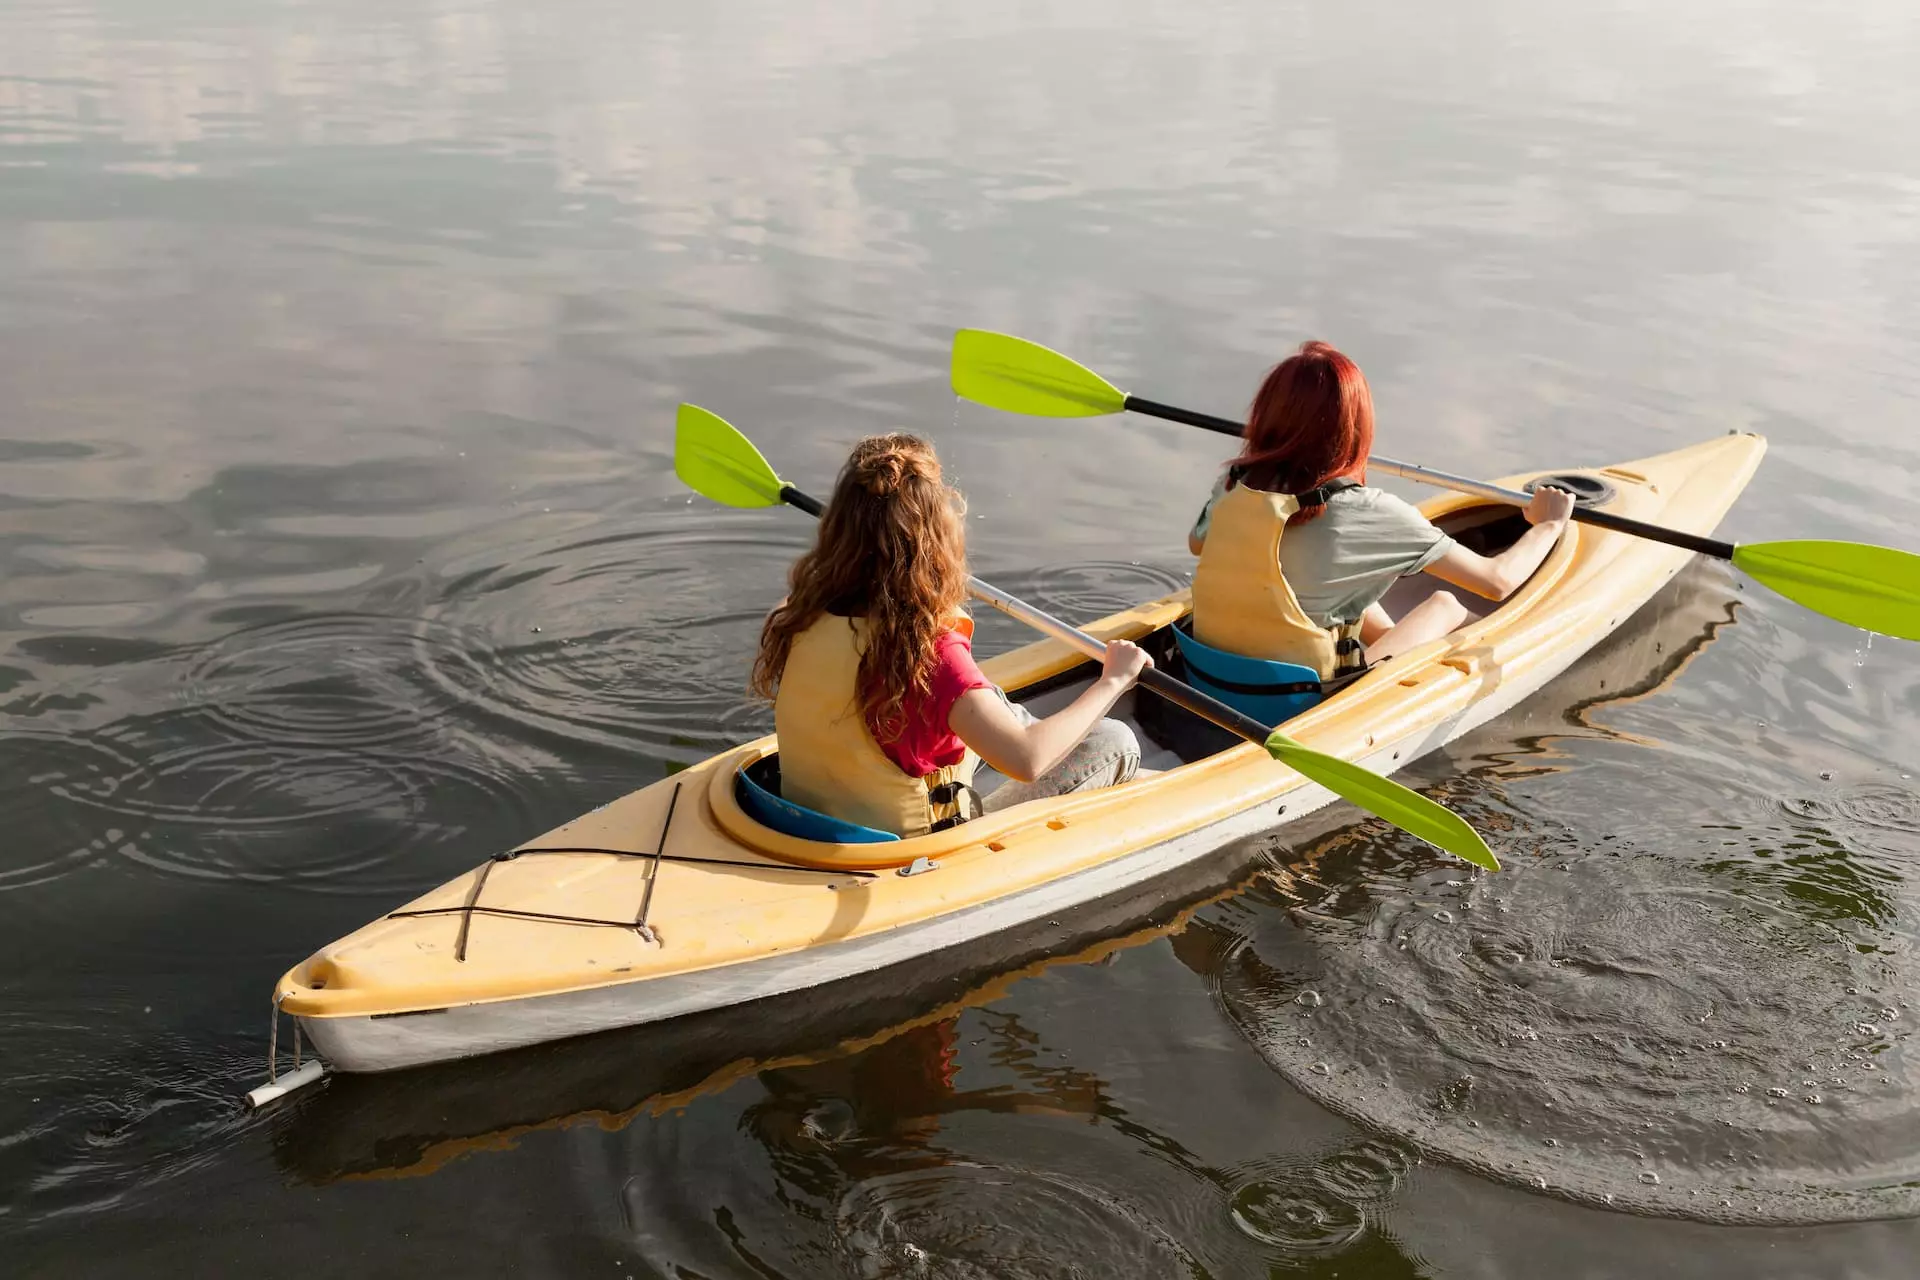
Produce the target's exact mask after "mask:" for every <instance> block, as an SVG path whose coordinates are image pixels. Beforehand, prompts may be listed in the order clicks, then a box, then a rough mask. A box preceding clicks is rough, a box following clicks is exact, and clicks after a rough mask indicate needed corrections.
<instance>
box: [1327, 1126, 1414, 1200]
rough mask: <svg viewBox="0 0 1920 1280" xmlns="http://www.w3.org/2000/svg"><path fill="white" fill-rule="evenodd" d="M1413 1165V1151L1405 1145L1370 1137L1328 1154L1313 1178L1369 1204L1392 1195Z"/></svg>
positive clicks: (1330, 1190) (1332, 1192) (1344, 1196)
mask: <svg viewBox="0 0 1920 1280" xmlns="http://www.w3.org/2000/svg"><path fill="white" fill-rule="evenodd" d="M1413 1165H1414V1156H1413V1153H1412V1152H1411V1151H1409V1150H1407V1149H1406V1148H1405V1147H1402V1146H1400V1145H1398V1144H1397V1143H1392V1142H1383V1141H1379V1140H1369V1141H1365V1142H1356V1143H1355V1144H1354V1145H1352V1146H1350V1147H1347V1148H1344V1149H1342V1150H1340V1151H1335V1152H1334V1153H1332V1154H1331V1155H1329V1156H1326V1157H1324V1158H1323V1159H1322V1160H1321V1161H1320V1162H1319V1163H1318V1164H1316V1165H1315V1166H1314V1168H1313V1180H1314V1182H1315V1183H1317V1184H1318V1185H1319V1186H1320V1188H1321V1189H1322V1190H1324V1191H1326V1192H1327V1193H1328V1194H1330V1195H1334V1196H1338V1197H1339V1198H1340V1199H1342V1200H1345V1201H1348V1202H1350V1203H1353V1204H1368V1203H1373V1202H1375V1201H1380V1200H1386V1199H1389V1198H1390V1197H1391V1196H1392V1195H1393V1194H1394V1192H1396V1191H1398V1190H1399V1189H1400V1183H1401V1181H1402V1180H1403V1179H1405V1178H1406V1176H1407V1174H1408V1173H1409V1172H1410V1171H1411V1170H1412V1169H1413Z"/></svg>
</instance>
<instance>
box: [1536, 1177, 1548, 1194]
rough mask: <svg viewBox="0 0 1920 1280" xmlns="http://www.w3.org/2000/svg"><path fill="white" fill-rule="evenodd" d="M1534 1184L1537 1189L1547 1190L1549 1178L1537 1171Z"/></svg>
mask: <svg viewBox="0 0 1920 1280" xmlns="http://www.w3.org/2000/svg"><path fill="white" fill-rule="evenodd" d="M1533 1185H1534V1187H1535V1189H1537V1190H1540V1191H1545V1190H1546V1189H1547V1180H1546V1179H1545V1178H1543V1177H1541V1176H1540V1175H1539V1174H1537V1173H1536V1174H1534V1175H1533Z"/></svg>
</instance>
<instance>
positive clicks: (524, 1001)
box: [300, 557, 1684, 1072]
mask: <svg viewBox="0 0 1920 1280" xmlns="http://www.w3.org/2000/svg"><path fill="white" fill-rule="evenodd" d="M1682 559H1684V557H1683V558H1682ZM1678 567H1679V566H1678V564H1677V563H1676V565H1675V566H1674V568H1675V570H1677V569H1678ZM1665 576H1666V577H1670V576H1671V574H1670V573H1669V574H1667V575H1665ZM1664 580H1665V578H1664V577H1663V579H1662V581H1664ZM1622 620H1624V619H1622ZM1601 638H1602V637H1601V636H1600V635H1598V634H1596V635H1595V636H1594V642H1595V643H1597V642H1598V641H1599V640H1600V639H1601ZM1590 647H1591V645H1588V646H1581V647H1576V648H1570V649H1568V650H1565V651H1563V652H1561V653H1558V654H1555V655H1553V657H1552V658H1551V659H1549V660H1546V661H1543V662H1541V663H1539V664H1538V665H1534V666H1532V667H1531V668H1530V669H1529V670H1528V672H1527V678H1526V679H1524V680H1523V681H1518V682H1514V683H1510V684H1506V685H1504V686H1502V687H1499V688H1496V689H1494V690H1492V691H1490V692H1489V693H1487V694H1486V695H1485V696H1484V697H1482V698H1481V699H1480V700H1479V701H1477V702H1475V703H1473V704H1472V705H1471V706H1469V707H1468V708H1467V709H1466V710H1465V711H1463V712H1462V713H1461V714H1459V715H1457V716H1455V717H1453V718H1451V719H1448V720H1442V721H1440V722H1438V723H1436V724H1434V725H1433V726H1432V727H1431V728H1430V729H1429V730H1428V731H1427V732H1425V733H1424V734H1421V735H1419V736H1417V737H1413V738H1410V739H1399V740H1394V741H1390V742H1385V743H1379V744H1376V746H1375V749H1374V750H1373V752H1372V753H1371V754H1370V755H1368V756H1366V757H1364V758H1363V759H1362V760H1361V761H1360V763H1361V764H1363V765H1365V766H1366V767H1367V768H1369V769H1373V770H1375V771H1377V772H1381V773H1391V772H1393V771H1394V770H1396V769H1398V768H1401V767H1404V766H1405V765H1406V764H1408V763H1411V762H1412V761H1414V760H1417V759H1419V758H1420V757H1421V756H1423V755H1426V754H1427V753H1428V752H1431V751H1434V750H1437V749H1439V748H1440V747H1443V746H1445V745H1446V744H1447V743H1449V742H1452V741H1453V740H1454V739H1455V738H1458V737H1459V736H1460V735H1462V734H1464V733H1467V732H1468V731H1470V730H1472V729H1475V728H1478V727H1479V726H1480V725H1482V724H1484V723H1486V722H1487V721H1488V720H1491V719H1493V718H1494V717H1496V716H1499V715H1502V714H1504V713H1505V712H1506V711H1508V710H1509V709H1511V708H1512V707H1514V706H1515V705H1517V704H1518V703H1519V702H1521V701H1522V700H1523V699H1525V698H1527V697H1528V696H1530V695H1531V694H1533V693H1534V692H1536V691H1537V690H1538V689H1539V688H1540V687H1541V686H1543V685H1545V684H1546V683H1547V682H1548V681H1549V680H1552V679H1553V678H1554V677H1555V676H1558V675H1559V674H1560V673H1561V672H1562V671H1564V670H1566V668H1568V667H1569V666H1571V665H1572V664H1573V663H1574V662H1575V661H1576V660H1578V659H1579V658H1580V657H1581V656H1583V655H1584V654H1585V652H1586V651H1587V649H1588V648H1590ZM1275 767H1276V768H1277V767H1280V766H1277V765H1276V766H1275ZM1335 798H1336V797H1335V796H1334V795H1333V794H1332V793H1331V792H1329V791H1327V790H1325V789H1324V788H1321V787H1318V786H1311V785H1309V786H1305V787H1300V788H1295V789H1293V790H1291V791H1289V792H1288V793H1287V794H1286V796H1285V798H1284V801H1283V803H1282V804H1280V805H1275V806H1268V805H1265V804H1262V805H1260V806H1258V807H1256V808H1252V809H1248V810H1246V811H1245V812H1242V813H1239V814H1236V815H1234V816H1233V817H1231V818H1227V819H1224V820H1222V821H1220V822H1216V823H1213V824H1212V825H1210V826H1206V827H1202V828H1200V829H1198V830H1195V831H1191V832H1188V833H1186V834H1185V835H1182V836H1179V837H1177V838H1175V839H1172V840H1168V841H1164V842H1162V843H1160V844H1157V845H1152V846H1149V847H1147V848H1144V849H1140V850H1137V851H1135V852H1133V853H1130V854H1127V855H1125V856H1124V857H1120V858H1116V859H1114V860H1113V861H1112V862H1109V863H1106V864H1104V865H1102V866H1098V867H1092V868H1089V869H1088V870H1086V871H1083V872H1080V873H1078V874H1076V875H1072V876H1066V877H1062V878H1061V879H1059V880H1055V881H1052V882H1050V883H1047V884H1044V885H1039V886H1036V887H1034V888H1032V889H1029V890H1026V891H1024V892H1021V893H1016V894H1011V895H1008V896H1007V897H1004V898H999V899H995V900H993V901H990V902H985V903H981V904H978V905H976V906H972V907H967V908H964V909H962V910H958V911H954V912H951V913H949V914H947V915H943V916H938V917H935V918H933V919H930V920H927V921H925V922H924V923H919V924H913V925H909V926H905V927H902V928H898V929H893V930H890V931H888V932H886V933H882V934H877V935H874V936H871V937H866V938H859V939H852V940H848V941H845V942H838V943H831V944H828V945H824V946H818V947H809V948H807V949H806V950H804V951H799V952H796V953H793V954H789V955H779V956H769V957H767V958H765V959H760V960H753V961H749V962H746V963H741V964H732V965H724V966H720V967H718V968H713V969H706V970H700V971H697V972H693V973H687V974H681V975H676V976H673V977H666V978H653V979H648V980H645V981H639V982H629V983H620V984H612V985H607V986H600V987H592V988H587V989H584V990H575V991H563V992H557V993H554V994H551V995H537V996H527V997H524V998H520V999H512V1000H495V1001H488V1002H485V1003H476V1004H468V1005H459V1006H454V1007H451V1008H447V1009H437V1010H431V1011H424V1012H420V1013H402V1014H383V1015H372V1016H366V1015H359V1016H340V1017H325V1018H315V1017H303V1018H301V1019H300V1025H301V1027H302V1029H303V1030H304V1031H305V1032H306V1035H307V1037H308V1038H309V1039H310V1040H311V1041H312V1043H313V1045H314V1047H315V1048H316V1049H317V1050H318V1051H319V1052H320V1054H321V1055H322V1056H323V1057H325V1058H326V1060H327V1062H328V1063H329V1064H330V1065H331V1066H332V1067H333V1068H334V1069H335V1070H337V1071H343V1072H377V1071H396V1070H400V1069H402V1068H406V1067H416V1066H423V1065H425V1064H427V1063H434V1062H449V1061H454V1060H456V1059H460V1058H472V1057H479V1056H481V1055H484V1054H490V1053H498V1052H501V1051H503V1050H507V1049H517V1048H523V1047H525V1046H528V1045H534V1044H541V1043H545V1042H547V1041H552V1040H560V1039H565V1038H570V1037H573V1036H581V1035H589V1034H592V1033H594V1032H597V1031H608V1030H613V1029H615V1028H619V1027H632V1026H639V1025H643V1024H645V1023H650V1022H660V1021H664V1020H666V1019H669V1018H678V1017H682V1016H684V1015H687V1014H692V1013H698V1012H701V1011H703V1010H709V1009H717V1008H723V1007H727V1006H732V1005H740V1004H745V1003H748V1002H749V1001H754V1000H762V999H766V998H768V997H772V996H782V995H788V994H791V993H793V992H797V991H803V990H808V989H811V988H816V987H820V986H823V985H825V984H827V983H831V982H836V981H839V980H841V979H844V978H851V977H855V976H857V975H862V974H870V973H874V972H877V971H879V970H882V969H886V968H889V967H891V966H895V965H905V964H907V963H909V962H913V961H916V960H924V959H925V958H926V957H928V956H930V955H933V954H935V953H937V952H940V951H943V950H946V949H947V948H951V947H956V946H960V945H963V944H967V943H974V942H978V941H979V940H980V939H982V938H985V937H988V936H990V935H992V934H995V933H999V932H1001V931H1003V930H1009V929H1013V928H1016V927H1018V926H1021V925H1026V924H1030V923H1032V922H1035V921H1038V920H1042V919H1045V918H1048V917H1050V916H1057V915H1059V914H1061V913H1063V912H1066V911H1070V910H1074V909H1076V908H1081V907H1084V906H1087V905H1089V904H1091V903H1094V902H1097V901H1099V900H1100V899H1102V898H1106V897H1110V896H1113V895H1115V894H1120V893H1124V892H1125V891H1126V890H1128V889H1130V888H1132V887H1134V886H1137V885H1140V884H1143V883H1146V882H1148V881H1151V880H1153V879H1154V878H1156V877H1158V876H1161V875H1164V874H1167V873H1169V872H1172V871H1175V870H1177V869H1178V868H1180V867H1182V866H1184V865H1186V864H1188V863H1191V862H1194V861H1196V860H1198V859H1200V858H1202V857H1205V856H1206V855H1207V854H1209V853H1212V852H1214V851H1217V850H1219V849H1220V848H1222V847H1223V846H1224V845H1227V844H1229V843H1231V842H1233V841H1236V840H1242V839H1246V838H1248V837H1251V836H1257V835H1262V834H1266V833H1269V832H1273V831H1276V830H1278V829H1280V828H1282V827H1285V826H1287V825H1288V824H1290V823H1293V822H1296V821H1298V820H1299V819H1301V818H1303V817H1305V816H1306V815H1308V814H1310V813H1313V812H1314V811H1316V810H1318V809H1321V808H1324V807H1325V806H1326V805H1328V804H1329V803H1331V802H1332V801H1333V800H1334V799H1335ZM926 874H933V875H937V874H939V872H938V870H937V869H936V870H934V871H932V872H929V873H926Z"/></svg>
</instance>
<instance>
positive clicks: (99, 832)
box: [0, 729, 139, 892]
mask: <svg viewBox="0 0 1920 1280" xmlns="http://www.w3.org/2000/svg"><path fill="white" fill-rule="evenodd" d="M138 767H139V765H138V760H137V758H136V757H135V756H133V755H131V754H129V753H128V752H126V751H124V750H121V749H120V748H118V747H116V746H115V745H114V744H112V743H110V742H104V741H101V740H99V739H97V738H93V737H89V736H86V735H83V734H55V733H49V732H41V731H37V730H21V729H16V730H14V731H12V732H10V733H8V734H7V735H6V736H5V737H3V738H0V826H4V828H5V830H6V832H7V834H8V838H7V840H6V842H5V846H4V848H5V852H4V854H0V892H6V891H7V890H11V889H24V888H27V887H29V886H32V885H38V884H45V883H47V882H48V881H52V880H57V879H59V878H61V877H62V876H65V875H68V874H70V873H72V872H74V871H77V870H79V869H80V868H82V867H85V866H89V865H92V864H94V863H96V862H99V861H102V860H104V859H105V858H107V857H109V856H110V855H111V854H112V852H113V850H114V849H115V848H116V847H117V846H118V845H120V844H121V843H122V842H123V841H124V840H125V839H126V833H125V832H124V831H122V830H121V829H119V828H118V827H105V828H103V827H101V826H100V824H99V822H98V820H97V815H96V814H95V813H94V812H92V809H93V804H92V800H91V798H92V797H94V796H97V795H100V794H103V793H111V792H112V791H113V790H114V789H115V788H116V787H117V786H118V785H119V783H120V780H121V779H123V778H126V777H128V776H130V775H131V774H132V773H134V772H135V771H136V770H137V769H138Z"/></svg>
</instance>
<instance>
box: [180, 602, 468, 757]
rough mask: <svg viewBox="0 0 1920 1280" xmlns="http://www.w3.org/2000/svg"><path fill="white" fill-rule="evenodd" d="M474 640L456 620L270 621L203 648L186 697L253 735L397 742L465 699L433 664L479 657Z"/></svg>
mask: <svg viewBox="0 0 1920 1280" xmlns="http://www.w3.org/2000/svg"><path fill="white" fill-rule="evenodd" d="M472 648H473V645H472V643H471V642H470V641H463V639H462V637H460V636H459V635H458V633H457V632H455V631H453V630H452V629H450V628H447V627H443V626H438V625H435V624H432V623H427V622H421V621H418V620H409V619H402V618H392V617H384V616H380V615H373V614H326V615H322V616H317V617H310V618H294V619H290V620H286V621H280V622H270V623H266V624H264V625H260V626H252V627H246V628H243V629H241V630H239V631H235V632H232V633H230V634H228V635H226V636H223V637H222V638H221V639H219V640H217V641H215V642H213V643H212V644H209V645H207V646H206V647H205V648H203V649H202V650H200V651H199V653H198V654H197V655H195V657H194V660H193V662H192V665H191V666H190V667H189V668H188V671H187V674H186V689H185V696H186V698H187V699H188V700H189V701H190V702H192V703H194V704H195V705H197V706H199V707H201V708H202V709H204V710H205V711H206V713H207V714H208V715H210V716H211V717H212V718H213V719H214V720H215V721H216V722H218V723H220V724H222V725H225V726H226V727H227V728H229V729H231V730H234V731H236V732H238V733H240V734H242V735H243V736H245V737H248V738H250V739H255V740H265V741H269V742H287V741H293V742H317V743H327V744H330V745H333V746H341V747H346V746H354V747H382V746H392V745H394V744H396V743H401V742H405V741H409V740H413V739H417V738H419V737H421V736H423V735H425V734H427V733H428V732H430V731H431V730H432V728H433V726H434V724H435V722H437V721H438V720H440V719H441V718H442V717H444V716H445V715H446V713H447V712H448V710H449V709H450V708H451V707H453V706H454V705H456V703H455V701H454V700H453V699H451V698H449V697H448V696H447V695H446V692H445V689H444V687H443V686H439V685H436V683H435V682H434V680H433V679H432V677H431V675H430V674H429V673H430V672H434V671H447V670H455V669H458V668H459V667H460V666H462V665H463V664H467V663H470V662H471V661H472V659H471V658H470V657H469V656H468V655H469V652H470V651H471V649H472Z"/></svg>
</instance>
